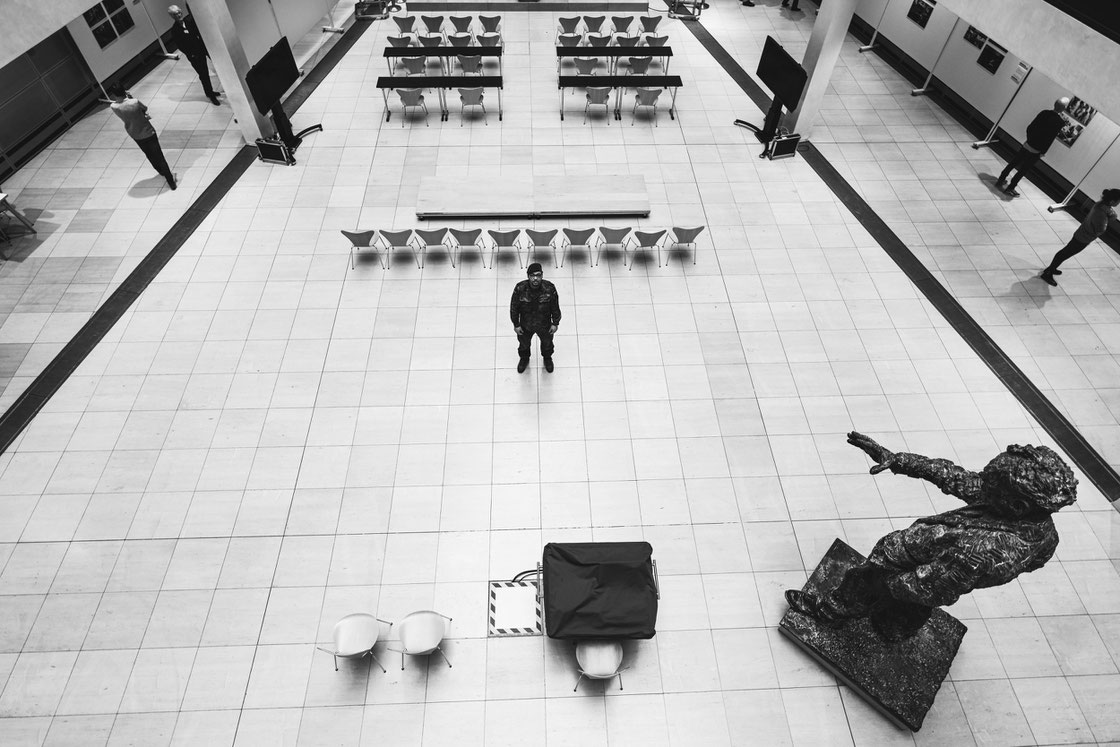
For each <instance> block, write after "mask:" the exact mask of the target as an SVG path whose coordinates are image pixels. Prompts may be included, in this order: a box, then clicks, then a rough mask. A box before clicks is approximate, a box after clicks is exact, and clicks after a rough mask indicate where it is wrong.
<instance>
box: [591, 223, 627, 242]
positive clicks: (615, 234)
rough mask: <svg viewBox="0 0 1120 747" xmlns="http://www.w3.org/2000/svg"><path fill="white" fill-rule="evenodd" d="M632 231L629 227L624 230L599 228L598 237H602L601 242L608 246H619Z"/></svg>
mask: <svg viewBox="0 0 1120 747" xmlns="http://www.w3.org/2000/svg"><path fill="white" fill-rule="evenodd" d="M632 230H633V229H632V228H630V226H627V227H626V228H609V227H607V226H600V227H599V235H600V236H602V237H603V241H605V242H606V243H608V244H621V243H622V242H623V241H625V240H626V237H627V236H629V235H630V231H632Z"/></svg>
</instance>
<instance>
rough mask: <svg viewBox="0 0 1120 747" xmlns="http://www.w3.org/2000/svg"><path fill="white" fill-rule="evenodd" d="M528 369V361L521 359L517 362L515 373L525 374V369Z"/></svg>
mask: <svg viewBox="0 0 1120 747" xmlns="http://www.w3.org/2000/svg"><path fill="white" fill-rule="evenodd" d="M528 367H529V359H528V358H522V359H521V360H519V361H517V373H525V369H526V368H528Z"/></svg>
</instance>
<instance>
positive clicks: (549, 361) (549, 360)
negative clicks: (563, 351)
mask: <svg viewBox="0 0 1120 747" xmlns="http://www.w3.org/2000/svg"><path fill="white" fill-rule="evenodd" d="M553 368H554V366H553V365H552V358H551V357H549V358H545V359H544V370H545V371H548V372H549V373H552V369H553Z"/></svg>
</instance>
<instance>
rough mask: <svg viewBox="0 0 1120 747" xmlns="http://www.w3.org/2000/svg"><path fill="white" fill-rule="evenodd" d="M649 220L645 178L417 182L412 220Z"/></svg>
mask: <svg viewBox="0 0 1120 747" xmlns="http://www.w3.org/2000/svg"><path fill="white" fill-rule="evenodd" d="M586 216H613V217H620V216H638V217H643V218H644V217H648V216H649V193H648V192H647V191H646V180H645V177H644V176H642V175H640V174H632V175H625V176H536V177H535V176H500V175H497V174H495V175H494V176H492V177H486V176H474V175H472V176H471V177H470V178H469V179H448V178H444V177H435V176H426V177H424V178H423V179H421V180H420V193H419V196H418V197H417V199H416V217H417V218H420V219H421V220H438V219H440V218H563V217H586Z"/></svg>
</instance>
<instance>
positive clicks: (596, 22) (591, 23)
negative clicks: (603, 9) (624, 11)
mask: <svg viewBox="0 0 1120 747" xmlns="http://www.w3.org/2000/svg"><path fill="white" fill-rule="evenodd" d="M605 20H607V17H606V16H584V17H583V27H584V28H585V29H587V30H588V32H589V33H595V32H597V31H598V30H599V29H601V28H603V21H605Z"/></svg>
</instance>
